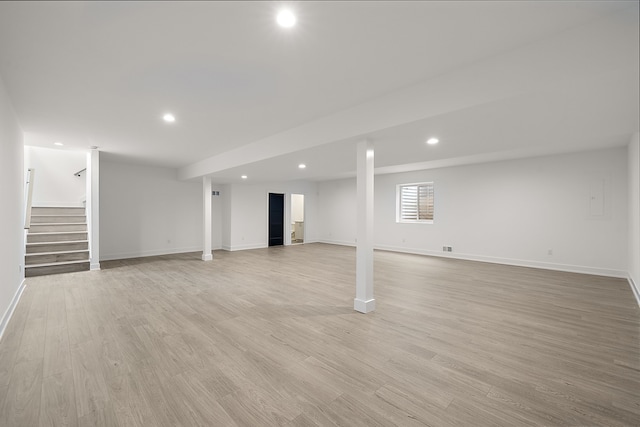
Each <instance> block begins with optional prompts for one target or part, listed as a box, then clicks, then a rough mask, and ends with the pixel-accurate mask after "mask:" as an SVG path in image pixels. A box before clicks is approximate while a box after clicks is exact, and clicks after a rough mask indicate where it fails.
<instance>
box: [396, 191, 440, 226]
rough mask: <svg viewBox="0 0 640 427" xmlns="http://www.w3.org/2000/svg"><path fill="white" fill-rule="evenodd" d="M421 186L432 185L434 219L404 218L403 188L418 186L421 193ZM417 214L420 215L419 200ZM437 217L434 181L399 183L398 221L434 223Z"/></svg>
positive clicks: (402, 222)
mask: <svg viewBox="0 0 640 427" xmlns="http://www.w3.org/2000/svg"><path fill="white" fill-rule="evenodd" d="M421 186H430V187H431V194H432V197H431V207H432V210H433V217H432V219H417V218H416V219H403V218H402V188H403V187H416V192H417V194H419V193H420V189H419V188H420V187H421ZM417 206H418V207H417V209H418V210H417V215H418V217H419V216H420V203H419V202H417ZM434 219H435V184H434V182H433V181H426V182H411V183H406V184H397V185H396V223H399V224H433V221H434Z"/></svg>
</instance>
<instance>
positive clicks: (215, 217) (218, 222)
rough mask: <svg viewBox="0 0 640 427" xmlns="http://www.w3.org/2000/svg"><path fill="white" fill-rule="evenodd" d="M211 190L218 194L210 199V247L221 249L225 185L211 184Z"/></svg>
mask: <svg viewBox="0 0 640 427" xmlns="http://www.w3.org/2000/svg"><path fill="white" fill-rule="evenodd" d="M211 190H212V191H218V192H219V193H220V194H219V195H217V196H212V199H211V249H222V233H223V231H222V216H223V213H222V212H223V197H224V196H223V195H222V194H223V192H224V191H225V186H222V185H216V184H212V186H211Z"/></svg>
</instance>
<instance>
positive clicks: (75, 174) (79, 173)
mask: <svg viewBox="0 0 640 427" xmlns="http://www.w3.org/2000/svg"><path fill="white" fill-rule="evenodd" d="M86 171H87V168H84V169H80V170H79V171H78V172H76V173H74V174H73V176H77V177H80V175H82V173H83V172H86Z"/></svg>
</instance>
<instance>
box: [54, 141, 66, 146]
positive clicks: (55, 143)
mask: <svg viewBox="0 0 640 427" xmlns="http://www.w3.org/2000/svg"><path fill="white" fill-rule="evenodd" d="M53 145H57V146H58V147H62V146H63V145H64V144H63V143H62V142H60V141H56V142H54V143H53Z"/></svg>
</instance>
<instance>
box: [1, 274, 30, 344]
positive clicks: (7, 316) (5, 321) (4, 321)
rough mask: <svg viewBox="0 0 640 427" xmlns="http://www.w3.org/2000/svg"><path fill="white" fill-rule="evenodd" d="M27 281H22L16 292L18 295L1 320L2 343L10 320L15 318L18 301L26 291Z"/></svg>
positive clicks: (14, 297) (14, 296)
mask: <svg viewBox="0 0 640 427" xmlns="http://www.w3.org/2000/svg"><path fill="white" fill-rule="evenodd" d="M25 287H26V286H25V279H22V282H21V283H20V286H18V289H17V290H16V293H15V294H14V295H13V299H12V300H11V303H10V304H9V307H7V310H6V311H5V312H4V315H3V316H2V319H0V342H1V341H2V337H3V336H4V332H5V331H6V329H7V325H8V324H9V320H11V316H13V312H14V311H15V310H16V307H17V306H18V301H20V297H22V293H23V292H24V289H25Z"/></svg>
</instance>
